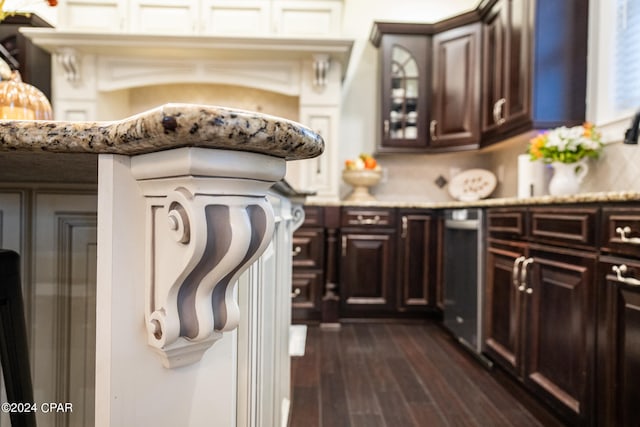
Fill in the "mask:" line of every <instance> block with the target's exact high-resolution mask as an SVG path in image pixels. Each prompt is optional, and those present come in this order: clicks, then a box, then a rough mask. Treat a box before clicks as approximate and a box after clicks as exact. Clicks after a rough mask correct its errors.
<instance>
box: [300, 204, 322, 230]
mask: <svg viewBox="0 0 640 427" xmlns="http://www.w3.org/2000/svg"><path fill="white" fill-rule="evenodd" d="M323 224H324V208H323V207H322V206H305V207H304V223H303V226H305V227H307V226H318V227H321V226H322V225H323Z"/></svg>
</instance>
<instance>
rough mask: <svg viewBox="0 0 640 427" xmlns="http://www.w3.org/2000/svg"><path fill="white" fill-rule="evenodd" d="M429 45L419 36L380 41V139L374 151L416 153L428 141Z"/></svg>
mask: <svg viewBox="0 0 640 427" xmlns="http://www.w3.org/2000/svg"><path fill="white" fill-rule="evenodd" d="M430 47H431V41H430V40H429V39H427V38H425V37H422V36H415V35H396V34H390V35H388V36H385V37H384V38H383V39H382V44H381V50H382V51H383V52H384V54H383V55H382V94H383V95H382V120H381V123H382V137H381V143H380V146H379V147H378V150H379V151H381V152H384V151H386V150H392V151H399V150H406V151H419V150H423V149H426V148H427V146H428V144H429V140H428V135H427V132H426V128H425V127H424V126H419V125H418V124H419V123H421V122H424V121H426V120H428V118H429V111H428V108H429V106H428V101H427V100H428V99H429V97H430V94H429V84H428V83H429V79H430V69H429V67H428V66H427V65H428V63H427V57H428V56H429V55H430Z"/></svg>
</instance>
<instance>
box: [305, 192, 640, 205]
mask: <svg viewBox="0 0 640 427" xmlns="http://www.w3.org/2000/svg"><path fill="white" fill-rule="evenodd" d="M634 201H640V192H636V191H609V192H600V193H580V194H574V195H571V196H539V197H527V198H516V197H504V198H491V199H483V200H476V201H471V202H462V201H456V200H452V201H446V202H404V201H373V202H348V201H339V202H314V201H311V202H308V203H307V204H308V205H316V206H347V207H348V206H352V207H381V208H416V209H417V208H422V209H447V208H460V209H462V208H472V207H500V206H531V205H551V204H578V203H617V202H634Z"/></svg>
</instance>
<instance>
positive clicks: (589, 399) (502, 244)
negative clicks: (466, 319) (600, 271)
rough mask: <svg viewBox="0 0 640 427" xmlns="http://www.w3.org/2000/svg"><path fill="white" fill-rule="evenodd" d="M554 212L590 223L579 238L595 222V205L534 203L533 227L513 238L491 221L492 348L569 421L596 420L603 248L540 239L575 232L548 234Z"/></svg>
mask: <svg viewBox="0 0 640 427" xmlns="http://www.w3.org/2000/svg"><path fill="white" fill-rule="evenodd" d="M505 214H506V213H505V212H504V211H500V215H501V216H502V217H504V215H505ZM514 214H515V213H514ZM550 216H554V217H556V218H557V220H558V221H569V222H570V221H576V222H580V223H584V224H585V227H576V228H575V230H579V231H576V236H575V237H576V240H578V237H577V234H578V233H583V232H584V230H592V229H593V227H594V222H595V220H594V216H593V215H591V212H586V213H584V215H583V212H570V211H561V210H555V211H553V212H552V213H551V212H543V211H540V212H536V211H534V210H532V212H531V215H530V216H527V218H526V219H525V221H524V222H525V223H527V224H530V230H528V231H527V232H523V234H522V235H520V236H517V237H515V238H512V239H511V240H500V239H497V238H492V237H491V233H492V231H491V228H489V234H490V238H489V246H488V249H487V277H486V279H487V281H486V287H485V301H486V307H485V344H484V351H485V353H486V354H487V355H488V356H489V357H490V358H491V359H493V360H494V361H495V362H496V363H497V364H499V365H500V366H502V367H503V368H504V369H505V370H507V371H508V372H510V373H511V374H512V375H514V377H515V378H517V379H518V380H519V381H520V382H522V383H523V385H524V386H525V387H526V388H528V389H529V390H530V391H532V392H533V393H534V394H535V395H536V396H538V397H539V398H540V399H541V400H543V401H545V402H546V403H547V404H548V405H549V406H551V407H553V408H554V409H555V410H556V412H557V413H558V414H559V415H560V416H561V417H562V418H563V419H564V420H565V421H566V422H567V423H568V424H570V425H589V423H590V422H591V420H592V419H593V417H594V414H595V411H594V409H593V407H594V401H593V392H594V378H593V372H594V369H595V363H594V361H595V338H596V334H595V317H596V297H595V286H594V283H595V277H596V266H597V256H598V254H597V251H596V250H595V247H593V246H589V245H586V244H585V245H573V246H571V247H565V245H563V244H561V243H560V242H559V241H558V242H550V243H557V245H556V244H546V243H545V244H540V243H538V239H537V238H536V237H535V236H536V235H545V236H558V238H568V237H569V236H570V231H571V230H572V228H571V227H570V226H566V227H565V229H564V232H565V233H564V234H556V235H554V234H553V233H552V232H551V231H549V230H547V231H549V233H544V232H543V231H544V230H545V229H547V228H548V227H552V226H553V227H555V225H554V224H555V221H546V218H548V217H550ZM489 218H491V213H489ZM542 219H545V220H544V221H543V220H542ZM490 225H491V222H490ZM552 238H553V237H552ZM552 238H550V239H547V240H551V239H552ZM587 240H588V239H587Z"/></svg>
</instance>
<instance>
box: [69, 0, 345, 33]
mask: <svg viewBox="0 0 640 427" xmlns="http://www.w3.org/2000/svg"><path fill="white" fill-rule="evenodd" d="M343 1H344V0H60V4H59V6H58V7H59V18H58V21H59V22H58V28H59V29H60V30H79V31H92V32H113V33H133V34H162V35H174V34H179V35H212V36H239V37H277V36H294V37H298V36H302V37H305V36H308V37H325V36H326V37H339V36H340V33H341V25H342V5H343Z"/></svg>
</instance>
